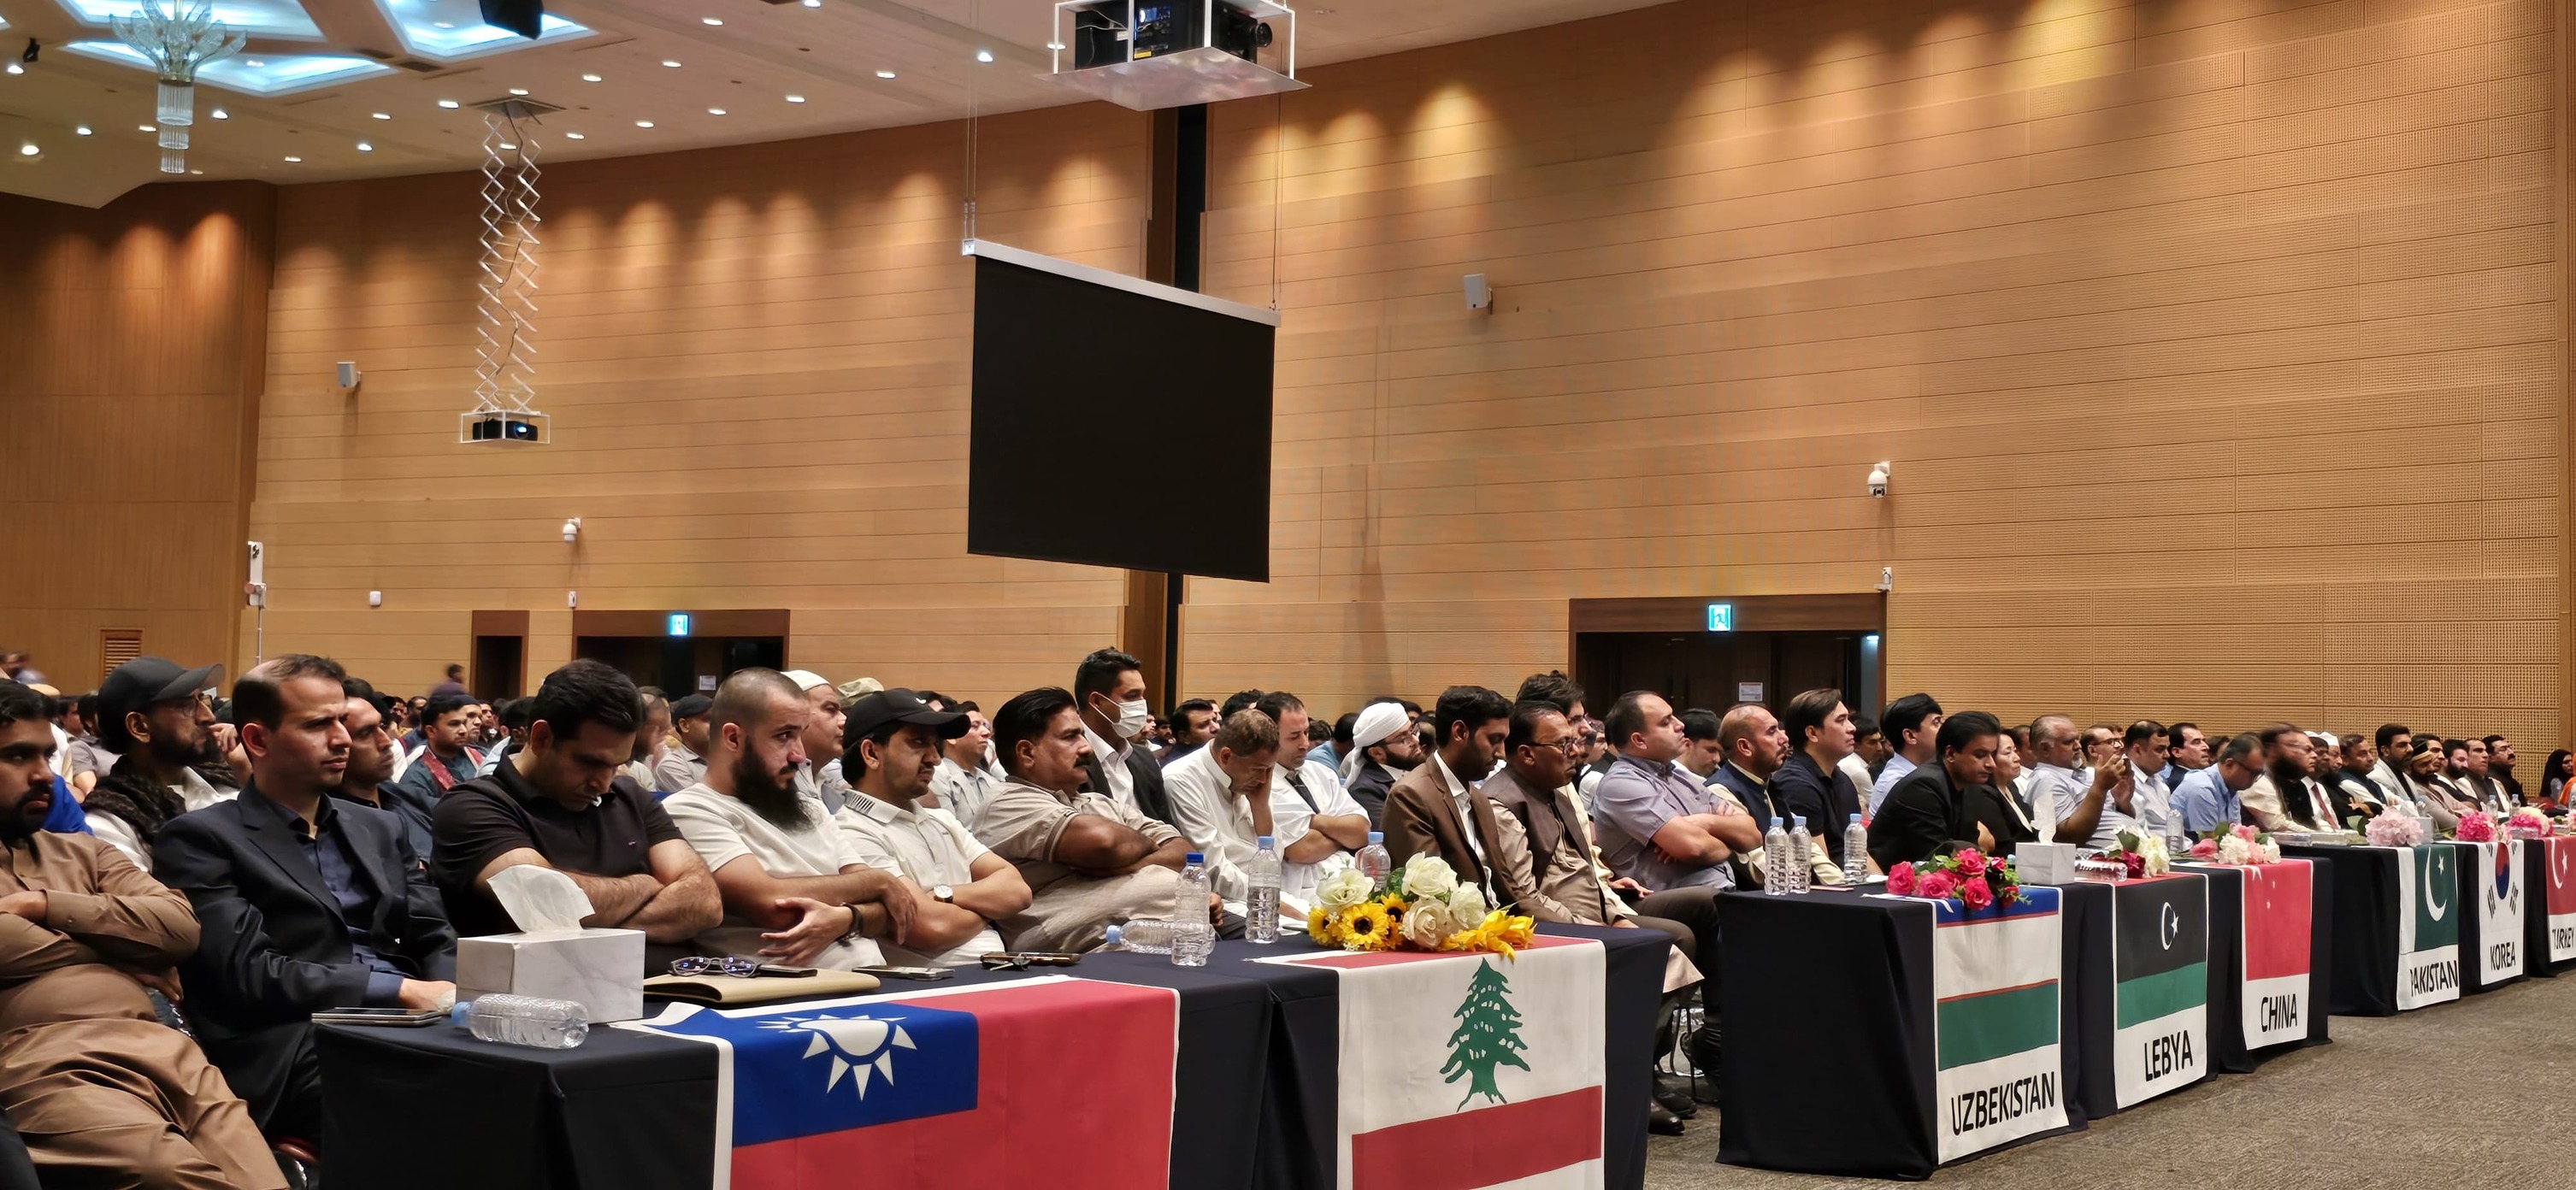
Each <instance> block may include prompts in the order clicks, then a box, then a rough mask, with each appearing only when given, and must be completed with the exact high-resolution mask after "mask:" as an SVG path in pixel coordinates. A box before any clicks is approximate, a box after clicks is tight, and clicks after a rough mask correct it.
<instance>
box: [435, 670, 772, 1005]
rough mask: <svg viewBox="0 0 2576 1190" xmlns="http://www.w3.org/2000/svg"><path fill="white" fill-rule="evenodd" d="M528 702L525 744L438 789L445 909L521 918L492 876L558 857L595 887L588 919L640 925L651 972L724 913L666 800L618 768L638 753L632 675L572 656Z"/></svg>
mask: <svg viewBox="0 0 2576 1190" xmlns="http://www.w3.org/2000/svg"><path fill="white" fill-rule="evenodd" d="M526 702H527V703H528V704H529V705H528V717H529V723H528V729H527V731H528V736H527V746H526V747H525V748H521V749H514V750H513V751H511V752H510V754H509V755H507V756H505V757H503V758H502V760H501V763H500V764H499V765H498V766H496V767H495V768H494V769H493V770H492V775H491V776H488V777H477V778H475V779H473V780H471V781H468V782H466V783H464V784H463V785H459V786H457V787H456V788H455V789H454V790H452V791H450V792H449V793H448V795H447V796H446V797H445V798H442V799H440V800H439V803H438V820H437V840H438V846H437V850H436V851H435V852H434V853H433V855H432V862H431V869H432V875H434V876H435V877H436V878H437V880H438V889H439V892H440V894H441V895H442V896H444V897H445V899H446V906H447V916H448V920H449V921H450V922H452V923H454V924H455V926H456V932H457V933H458V934H459V935H462V936H465V937H469V938H470V937H476V936H479V935H484V934H506V933H510V932H512V931H514V930H517V929H520V928H522V927H521V926H520V925H519V923H516V922H513V921H511V920H510V915H509V913H508V912H507V911H506V910H504V909H503V908H502V907H501V903H500V901H499V900H497V899H496V898H494V897H493V895H492V878H493V877H495V876H498V875H500V874H501V873H502V872H504V871H506V870H508V869H510V868H515V867H519V866H521V865H534V866H537V867H541V868H552V869H554V870H556V871H558V872H562V873H563V874H564V875H565V876H567V877H570V878H571V880H572V882H573V883H574V884H576V885H578V886H580V888H581V891H582V892H583V893H584V894H585V895H587V896H588V897H589V898H590V907H591V914H590V916H588V917H586V918H583V919H582V922H581V924H583V925H585V926H591V927H595V928H602V929H609V928H614V929H627V930H641V931H643V932H644V941H645V943H646V944H647V948H648V949H647V951H646V958H645V971H644V973H645V974H647V975H654V974H659V973H661V971H662V970H663V969H664V968H666V967H668V966H669V965H670V961H671V960H672V959H674V958H678V957H680V956H681V955H682V954H684V953H685V951H683V950H682V949H681V948H682V947H684V946H685V945H686V944H687V943H688V942H689V940H690V939H693V938H695V937H697V936H698V935H700V934H702V933H705V932H706V931H708V930H711V929H714V928H715V927H716V926H717V925H718V924H719V923H720V922H721V921H722V919H723V916H724V906H723V905H722V904H721V903H720V901H719V900H718V898H717V896H716V885H715V879H714V878H713V877H712V876H711V875H709V874H708V872H707V866H706V864H705V863H703V862H701V861H700V860H699V859H698V853H697V851H696V850H695V849H693V848H691V847H690V846H689V843H688V840H686V839H683V838H681V837H680V828H679V827H678V826H676V825H673V824H672V822H671V816H670V815H669V814H668V813H665V812H664V810H663V808H662V805H661V803H659V802H656V801H654V800H653V795H651V794H649V793H646V792H645V791H644V789H643V787H642V786H640V785H637V784H636V783H635V782H634V781H633V780H632V779H631V778H629V777H627V776H626V775H625V774H623V773H622V772H620V768H621V764H620V762H621V761H622V760H624V758H626V757H629V756H632V755H633V754H634V751H633V749H634V737H635V733H636V723H637V720H638V712H639V711H640V710H641V707H640V706H639V703H638V699H637V698H636V694H635V684H634V683H633V682H631V681H628V680H627V678H626V675H624V674H621V673H619V672H617V671H616V670H614V669H611V668H609V667H608V666H606V665H603V664H601V663H599V662H597V661H588V660H582V661H574V662H572V663H571V664H568V665H566V666H564V667H563V668H562V669H558V670H556V671H554V672H553V673H551V674H547V675H546V680H545V684H544V685H542V686H540V687H538V688H537V693H536V696H535V697H534V698H531V699H527V700H526ZM656 960H658V961H656Z"/></svg>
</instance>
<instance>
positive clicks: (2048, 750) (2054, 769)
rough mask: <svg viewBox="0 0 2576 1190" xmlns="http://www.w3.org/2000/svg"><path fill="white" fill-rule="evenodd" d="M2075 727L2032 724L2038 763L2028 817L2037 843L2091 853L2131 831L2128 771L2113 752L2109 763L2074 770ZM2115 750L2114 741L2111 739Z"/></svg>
mask: <svg viewBox="0 0 2576 1190" xmlns="http://www.w3.org/2000/svg"><path fill="white" fill-rule="evenodd" d="M2082 738H2083V737H2082V736H2080V735H2079V734H2078V733H2077V732H2076V730H2075V721H2074V720H2072V719H2069V718H2067V717H2066V716H2064V715H2042V716H2040V717H2039V718H2038V719H2035V720H2033V721H2032V722H2031V725H2030V746H2031V751H2032V754H2033V755H2035V756H2036V757H2037V758H2038V760H2039V768H2038V770H2037V774H2036V775H2035V776H2034V777H2033V778H2032V780H2031V786H2030V817H2031V821H2032V822H2033V823H2034V824H2036V825H2037V826H2038V827H2039V833H2040V837H2041V838H2044V839H2049V840H2051V841H2054V842H2059V843H2072V844H2074V845H2076V846H2078V847H2087V848H2091V849H2093V850H2095V851H2099V850H2102V849H2103V848H2106V847H2109V846H2110V845H2111V844H2113V843H2116V842H2118V841H2119V838H2120V830H2121V828H2122V827H2127V826H2134V825H2136V824H2137V819H2136V818H2134V817H2132V816H2131V814H2130V807H2131V805H2132V803H2131V802H2130V800H2129V792H2130V784H2129V781H2130V776H2129V765H2128V764H2126V763H2124V762H2122V761H2121V759H2120V754H2119V750H2118V748H2117V747H2116V746H2115V747H2113V748H2111V749H2109V750H2108V751H2104V752H2102V755H2104V756H2107V757H2109V759H2108V760H2105V761H2103V762H2102V763H2100V764H2096V765H2094V766H2092V767H2091V768H2077V767H2075V766H2076V763H2077V761H2078V759H2079V758H2080V757H2081V756H2082V755H2083V753H2082V751H2081V748H2082V743H2081V741H2082ZM2111 739H2112V741H2113V743H2114V745H2116V744H2117V742H2118V740H2119V737H2118V736H2117V735H2114V736H2112V737H2111Z"/></svg>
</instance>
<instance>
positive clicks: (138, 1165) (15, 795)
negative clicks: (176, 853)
mask: <svg viewBox="0 0 2576 1190" xmlns="http://www.w3.org/2000/svg"><path fill="white" fill-rule="evenodd" d="M49 709H50V708H48V707H47V706H46V700H45V699H44V697H43V696H42V695H39V694H37V693H35V692H34V691H32V690H29V689H28V688H27V687H25V686H23V685H21V684H19V683H17V682H5V681H0V845H5V846H6V848H7V851H8V859H9V863H8V867H7V870H6V871H0V982H5V983H6V985H7V991H6V992H5V993H0V1102H5V1103H6V1104H7V1105H8V1109H9V1123H10V1125H12V1126H13V1127H14V1129H15V1131H14V1132H13V1133H12V1134H11V1135H12V1138H13V1140H14V1139H17V1138H23V1139H24V1141H25V1145H26V1156H27V1157H28V1158H29V1159H30V1160H32V1162H33V1163H34V1165H35V1167H36V1170H37V1173H38V1176H39V1177H40V1179H41V1182H42V1184H43V1185H46V1186H56V1185H61V1186H131V1187H138V1188H141V1190H182V1188H194V1187H236V1188H240V1190H270V1188H272V1187H283V1186H284V1185H285V1184H286V1180H285V1178H284V1177H282V1176H280V1174H279V1172H278V1165H277V1160H276V1159H275V1158H274V1157H271V1156H270V1155H269V1151H268V1143H267V1142H266V1141H265V1140H263V1139H261V1137H260V1132H259V1126H258V1125H257V1124H255V1123H253V1122H252V1120H251V1116H250V1112H249V1111H248V1109H246V1108H245V1107H244V1106H243V1104H242V1101H241V1100H239V1099H237V1098H234V1096H233V1093H232V1090H231V1089H230V1088H229V1087H227V1086H226V1085H225V1083H224V1080H223V1077H222V1076H221V1075H220V1074H218V1073H217V1072H216V1071H215V1068H214V1067H213V1066H211V1065H209V1064H208V1063H207V1061H206V1057H205V1055H204V1054H203V1053H202V1052H200V1051H199V1050H198V1048H197V1043H196V1042H194V1041H192V1040H190V1039H189V1038H188V1035H187V1034H185V1033H182V1032H180V1031H179V1030H177V1029H173V1028H171V1027H169V1026H167V1025H164V1024H162V1023H161V1020H160V1018H159V1017H158V1016H156V1015H155V1014H154V1012H153V1005H152V1001H151V999H150V998H149V997H148V996H146V995H145V990H146V989H147V988H151V989H156V990H160V991H163V992H166V993H169V994H170V995H172V996H176V995H177V994H178V991H179V985H178V983H177V981H176V979H175V978H174V971H173V969H174V968H175V967H176V965H177V964H178V963H179V961H180V960H182V959H184V958H186V957H187V956H188V954H189V952H191V951H193V950H195V949H196V947H197V920H196V918H195V916H194V915H192V914H191V913H190V912H189V910H188V901H187V898H185V897H183V896H181V895H179V894H178V893H175V892H172V891H170V890H169V889H167V888H164V887H162V886H161V885H160V884H158V883H155V882H154V881H153V879H152V878H151V877H149V876H146V875H144V874H143V873H142V872H140V871H138V870H136V869H135V866H134V865H133V864H131V863H129V862H127V861H126V859H125V857H124V854H123V853H122V852H121V851H120V850H119V849H117V848H115V847H111V846H109V845H108V844H106V843H104V842H101V841H99V840H98V839H96V838H92V837H89V836H86V835H80V834H56V833H52V832H49V831H44V830H42V829H40V827H41V826H42V825H43V823H44V820H45V816H46V814H47V813H48V812H49V811H50V809H51V808H52V806H51V803H52V801H53V799H54V798H56V797H58V796H61V794H60V793H58V792H57V791H58V789H59V788H60V787H59V786H57V785H56V784H55V782H54V774H53V770H52V768H51V764H50V762H51V759H52V757H53V755H54V738H53V732H52V730H51V729H50V727H51V725H50V724H48V723H47V722H46V718H45V713H46V711H47V710H49Z"/></svg>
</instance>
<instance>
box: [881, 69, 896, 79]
mask: <svg viewBox="0 0 2576 1190" xmlns="http://www.w3.org/2000/svg"><path fill="white" fill-rule="evenodd" d="M877 77H878V78H881V79H890V78H893V77H894V72H893V71H891V70H880V71H878V72H877Z"/></svg>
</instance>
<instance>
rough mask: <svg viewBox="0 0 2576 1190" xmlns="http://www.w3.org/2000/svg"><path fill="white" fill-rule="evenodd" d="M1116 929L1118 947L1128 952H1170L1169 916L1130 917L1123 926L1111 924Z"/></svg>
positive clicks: (1170, 926)
mask: <svg viewBox="0 0 2576 1190" xmlns="http://www.w3.org/2000/svg"><path fill="white" fill-rule="evenodd" d="M1109 928H1110V929H1113V930H1116V931H1118V935H1117V937H1118V944H1119V948H1120V949H1122V950H1125V951H1126V952H1127V953H1129V954H1170V953H1172V923H1171V920H1170V919H1169V918H1161V917H1138V918H1131V919H1129V920H1128V922H1127V924H1126V925H1124V926H1111V927H1109Z"/></svg>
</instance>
